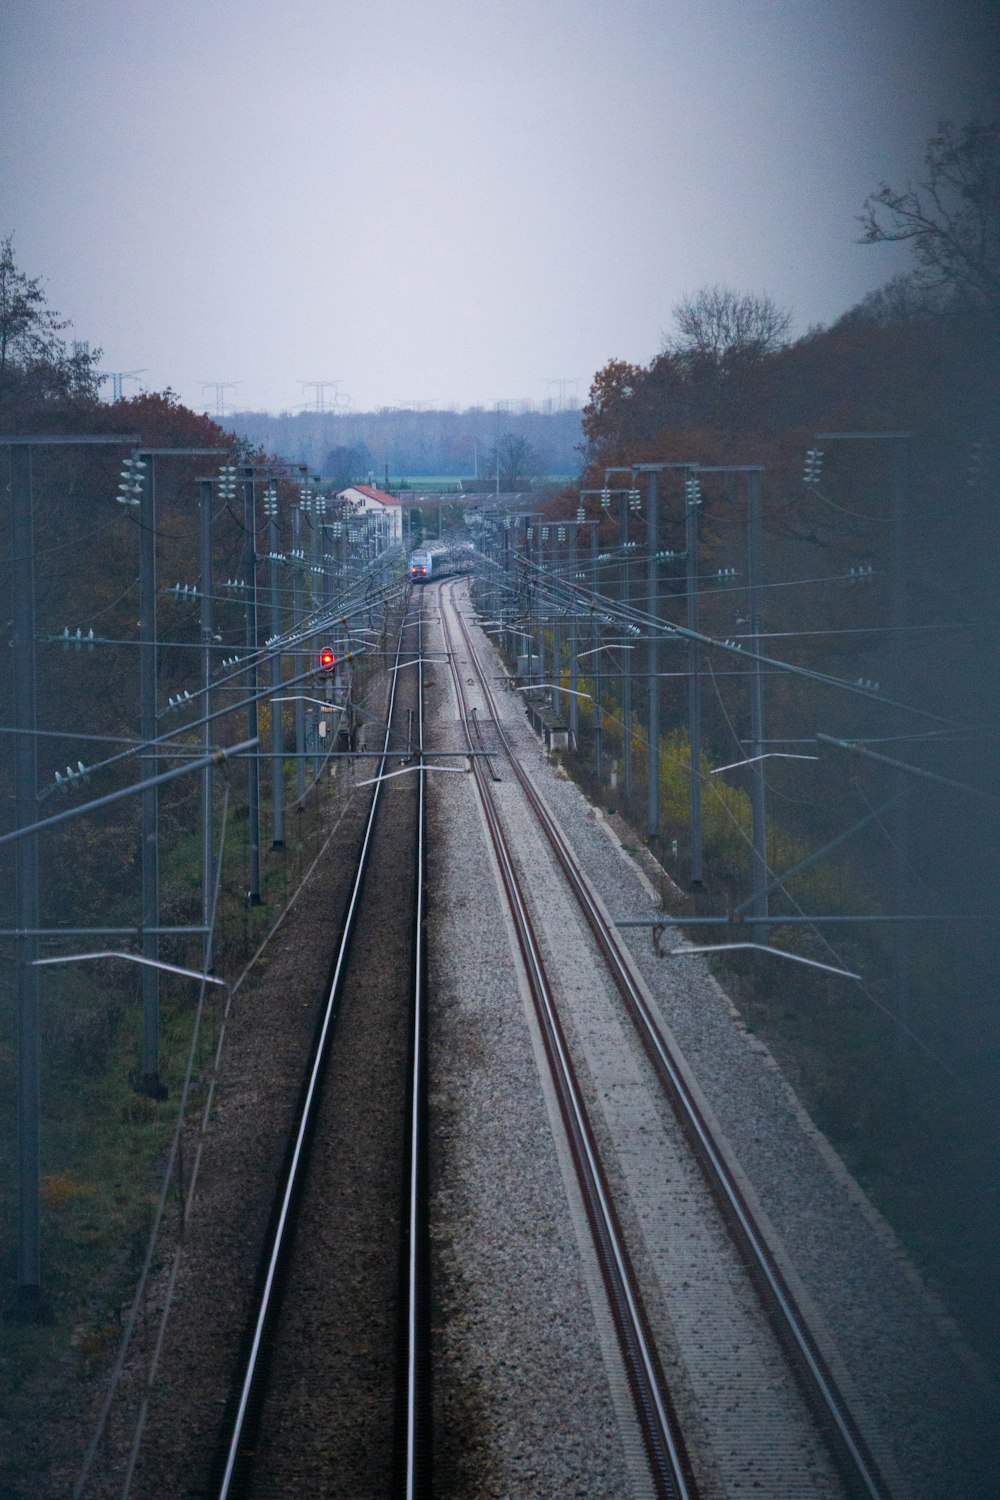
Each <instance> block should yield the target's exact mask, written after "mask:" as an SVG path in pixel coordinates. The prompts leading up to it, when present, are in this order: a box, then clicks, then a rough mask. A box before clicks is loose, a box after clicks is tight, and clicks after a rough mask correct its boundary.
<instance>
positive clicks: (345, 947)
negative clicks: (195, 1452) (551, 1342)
mask: <svg viewBox="0 0 1000 1500" xmlns="http://www.w3.org/2000/svg"><path fill="white" fill-rule="evenodd" d="M402 641H403V632H402V629H401V630H400V634H399V642H398V649H399V651H400V652H401V651H402ZM396 682H397V677H396V676H393V677H392V679H391V686H390V697H389V709H388V713H387V714H386V720H387V723H386V727H385V741H384V744H383V751H382V765H383V767H384V765H385V763H386V761H388V760H389V759H391V758H395V756H396V755H398V753H399V752H398V751H395V750H390V749H389V737H390V728H389V726H390V725H391V723H392V714H393V709H394V706H395V700H396ZM381 796H382V788H381V783H378V784H377V785H376V787H375V790H374V792H373V793H372V802H371V807H370V809H369V813H368V821H367V823H366V825H365V832H364V838H363V839H362V844H361V853H360V856H359V859H358V867H357V870H356V872H355V877H354V883H353V886H352V888H351V895H350V899H349V902H348V906H347V912H346V915H345V917H344V922H343V927H342V929H341V936H340V943H339V946H338V950H337V957H336V961H335V964H334V969H333V974H332V977H331V979H330V983H329V988H328V991H327V996H326V1000H325V1002H324V1007H323V1015H322V1020H321V1023H320V1028H319V1032H318V1035H317V1039H316V1044H315V1047H314V1051H313V1057H312V1063H311V1065H310V1070H309V1081H308V1084H307V1087H306V1092H305V1096H304V1100H303V1105H302V1112H301V1115H300V1119H299V1124H298V1128H297V1131H296V1135H295V1144H294V1147H293V1149H292V1155H291V1160H290V1163H289V1167H288V1171H287V1175H286V1178H285V1185H284V1189H283V1191H282V1195H281V1205H280V1208H279V1211H278V1218H277V1221H276V1224H275V1228H274V1233H273V1236H272V1240H271V1247H270V1251H269V1254H268V1260H267V1269H266V1272H265V1275H264V1284H263V1289H262V1292H261V1298H260V1304H259V1307H258V1312H257V1318H256V1321H255V1324H254V1331H253V1337H252V1339H251V1343H250V1350H249V1353H248V1356H247V1360H246V1365H245V1369H244V1375H243V1381H242V1385H241V1387H240V1395H239V1401H238V1404H237V1409H236V1415H235V1417H234V1420H233V1425H232V1431H231V1433H230V1437H229V1442H228V1446H227V1450H226V1462H225V1466H224V1469H223V1475H222V1479H221V1482H220V1485H219V1489H218V1491H217V1495H218V1500H229V1497H230V1496H231V1495H232V1494H233V1493H234V1489H233V1485H234V1481H235V1479H236V1478H237V1471H238V1467H239V1464H240V1460H241V1457H242V1452H243V1442H244V1438H245V1435H246V1426H247V1417H248V1413H249V1410H250V1404H251V1399H252V1397H253V1395H254V1394H255V1391H256V1389H257V1384H258V1379H259V1375H260V1370H261V1363H262V1359H261V1356H262V1354H263V1349H264V1339H265V1334H266V1331H267V1329H268V1327H269V1325H270V1323H271V1319H272V1316H273V1314H274V1310H275V1305H276V1294H277V1291H278V1287H279V1283H280V1277H279V1270H280V1267H281V1264H282V1263H283V1261H284V1258H285V1254H286V1251H287V1247H288V1243H289V1240H288V1235H289V1232H290V1228H291V1221H292V1208H293V1204H294V1201H295V1198H296V1196H297V1193H298V1191H299V1187H300V1179H301V1176H302V1174H303V1172H304V1165H305V1161H306V1158H307V1155H308V1152H307V1143H308V1140H309V1136H310V1132H311V1129H312V1124H313V1121H314V1118H315V1114H316V1110H317V1108H318V1102H319V1096H320V1084H321V1080H322V1075H323V1072H324V1068H325V1065H326V1057H327V1052H328V1048H329V1042H330V1036H331V1032H332V1028H333V1022H334V1020H335V1017H336V1014H337V1010H338V1002H339V999H340V990H341V985H342V981H343V976H344V973H345V970H346V967H347V958H348V954H349V952H350V947H351V939H352V937H353V934H354V926H355V917H356V915H357V910H358V906H359V903H360V897H361V889H362V886H363V884H364V877H365V872H366V869H367V864H368V856H369V850H370V848H371V843H372V835H373V831H374V828H375V821H376V816H377V813H378V809H379V806H380V803H381Z"/></svg>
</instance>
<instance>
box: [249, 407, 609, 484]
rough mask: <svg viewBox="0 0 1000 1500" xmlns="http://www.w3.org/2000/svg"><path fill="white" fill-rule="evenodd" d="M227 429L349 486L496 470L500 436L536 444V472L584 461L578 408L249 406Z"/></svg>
mask: <svg viewBox="0 0 1000 1500" xmlns="http://www.w3.org/2000/svg"><path fill="white" fill-rule="evenodd" d="M226 426H227V427H229V428H230V429H231V430H232V431H233V432H235V433H238V434H239V436H240V437H245V438H247V439H249V441H250V442H252V443H253V444H254V445H255V446H259V447H261V448H263V449H264V450H265V451H266V452H268V453H272V454H277V455H280V456H281V457H282V458H284V459H287V460H288V461H289V462H290V463H303V464H308V465H309V467H310V468H311V469H312V470H314V471H315V472H316V473H320V474H323V475H324V477H326V478H330V479H334V480H337V481H341V480H342V481H344V482H345V483H346V482H347V481H348V480H351V479H365V478H368V477H369V475H370V476H372V477H373V478H375V479H376V480H377V481H379V482H383V481H384V480H385V475H386V469H387V468H388V472H389V476H390V478H391V479H392V480H393V481H394V482H398V481H399V480H402V479H413V478H419V477H421V476H427V475H439V476H442V477H453V478H458V477H460V476H461V477H470V478H471V477H472V476H474V475H475V474H476V472H477V470H478V472H479V474H480V475H481V476H485V475H488V474H489V473H491V472H492V469H491V460H492V458H493V454H494V450H495V445H496V442H497V438H498V436H499V437H507V436H513V437H517V438H521V439H523V440H524V441H526V442H528V443H530V444H531V448H532V450H533V453H534V455H535V464H534V466H533V467H534V469H535V470H536V472H537V473H538V474H552V475H555V474H558V475H573V476H575V475H577V474H579V472H580V470H581V468H582V466H583V453H582V444H583V430H582V427H581V413H580V410H579V408H576V409H568V410H563V411H531V410H515V411H510V412H502V413H501V414H500V419H499V426H498V420H497V413H496V411H495V410H491V409H490V408H488V407H482V406H473V407H469V408H467V409H466V410H465V411H416V410H411V409H406V408H402V409H399V408H389V407H383V408H382V410H381V411H372V412H316V411H303V412H294V413H293V412H281V413H279V414H278V415H275V414H274V413H272V412H257V411H243V412H236V413H235V414H234V415H233V416H231V417H227V418H226Z"/></svg>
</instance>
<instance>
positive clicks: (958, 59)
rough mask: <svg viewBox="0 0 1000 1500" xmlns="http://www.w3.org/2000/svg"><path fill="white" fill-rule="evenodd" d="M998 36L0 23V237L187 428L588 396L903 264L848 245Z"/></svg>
mask: <svg viewBox="0 0 1000 1500" xmlns="http://www.w3.org/2000/svg"><path fill="white" fill-rule="evenodd" d="M997 24H998V23H997V18H996V13H995V8H994V7H992V6H991V5H989V4H987V3H965V4H961V5H954V4H953V5H948V4H945V3H943V0H933V3H932V0H492V3H489V0H420V3H419V4H418V3H415V0H414V3H409V4H408V3H405V0H273V3H267V0H169V3H168V0H127V3H126V0H6V4H5V5H4V7H3V14H2V19H0V236H2V235H6V234H8V233H12V234H13V235H14V246H15V254H16V257H17V260H18V263H19V265H20V266H21V268H22V269H23V270H24V271H26V272H28V273H30V274H32V275H39V276H41V277H42V278H43V280H44V284H45V287H46V290H47V293H48V297H49V301H50V303H51V305H52V306H54V307H55V308H57V309H58V310H59V311H60V312H62V313H64V314H65V315H67V316H69V317H70V318H72V320H73V325H74V326H73V336H75V337H77V338H81V339H87V340H89V341H90V342H91V343H92V344H94V345H100V346H101V347H103V349H104V351H105V357H104V364H103V368H104V369H106V370H109V371H111V370H121V371H124V370H133V369H139V368H143V369H144V370H145V373H144V374H143V376H142V384H143V385H145V386H146V387H147V388H148V389H150V390H162V389H163V388H164V387H166V386H168V385H169V386H171V387H173V389H174V390H176V391H177V392H178V393H179V395H180V396H181V397H182V399H183V400H184V401H185V402H187V403H188V404H189V405H192V406H194V407H196V408H197V409H199V410H203V409H208V410H213V411H214V409H215V402H216V393H215V392H214V391H212V390H207V389H204V388H203V383H214V382H238V383H239V384H238V388H237V389H235V390H232V391H228V392H227V393H226V400H227V403H228V405H229V407H230V408H231V407H232V406H233V405H234V404H235V405H237V406H239V407H241V408H270V409H271V410H282V409H285V410H290V409H293V408H295V407H296V406H297V405H301V404H304V403H312V402H314V401H315V391H307V390H305V389H303V386H302V385H301V384H300V382H305V381H317V380H339V381H340V382H341V384H340V387H339V393H340V397H341V400H346V399H349V400H350V403H351V405H352V406H353V407H354V408H355V409H367V408H371V407H374V406H381V405H392V404H396V403H399V402H403V401H410V400H414V401H425V402H432V403H434V404H441V405H451V404H457V405H467V404H472V403H476V402H480V403H483V404H492V403H493V402H494V401H497V400H500V399H517V398H525V397H528V398H532V399H533V400H535V401H542V400H544V399H545V398H546V397H556V398H558V396H559V394H560V387H559V386H557V385H552V384H548V383H547V382H551V381H563V382H567V381H568V382H571V383H570V384H568V385H564V386H563V387H562V389H563V390H564V391H565V392H566V393H567V394H572V393H575V394H577V395H578V396H579V397H580V398H581V399H585V397H586V393H587V389H588V386H589V383H590V380H591V378H592V376H593V374H594V372H595V370H597V369H598V368H599V367H600V366H601V365H603V364H604V363H606V361H607V360H608V359H609V358H611V357H619V358H623V359H629V360H633V361H637V362H643V363H645V362H647V361H648V360H649V359H651V358H652V356H653V355H654V354H655V353H656V352H657V349H658V348H659V346H660V344H661V341H662V336H663V333H664V332H665V331H667V330H668V329H669V328H670V326H671V309H672V308H673V306H674V304H675V303H676V302H677V300H678V299H679V298H680V297H681V296H682V295H684V293H686V292H691V291H694V290H696V289H697V288H698V287H699V286H702V285H704V284H706V283H712V282H720V283H723V284H726V285H729V286H732V287H735V288H737V289H739V290H747V291H759V292H767V293H769V294H770V295H771V296H772V297H773V298H774V299H775V300H776V301H777V302H778V303H780V304H781V305H782V306H786V307H788V308H789V309H790V310H791V311H792V313H793V316H794V320H795V330H796V332H803V331H804V330H805V329H806V328H807V327H808V326H809V325H810V324H814V323H819V322H829V321H831V320H832V319H834V318H835V317H836V316H837V315H838V314H839V313H841V312H843V311H844V310H845V309H846V308H847V307H849V306H850V305H851V304H852V303H854V302H856V301H857V300H858V299H859V298H860V297H861V296H863V295H864V294H865V292H866V291H868V290H870V289H871V288H873V287H875V286H877V285H880V284H881V283H882V282H884V281H885V280H887V279H888V277H889V276H890V275H892V274H893V272H894V271H895V270H897V269H899V268H900V267H901V266H902V265H904V264H906V257H905V254H904V253H903V252H901V251H898V250H896V249H895V248H894V247H864V246H859V245H857V244H855V243H853V241H854V238H855V236H856V234H857V233H858V226H857V223H856V216H857V214H858V213H859V212H860V211H861V207H862V204H863V201H864V198H865V196H866V194H867V193H869V192H870V191H872V190H873V189H874V188H875V187H877V186H878V184H879V182H880V181H881V180H883V179H885V180H888V181H889V182H891V183H893V184H894V185H900V184H902V183H903V182H905V180H906V179H907V177H909V176H912V175H913V174H914V173H915V172H917V171H918V170H919V167H920V160H921V156H922V152H923V147H924V144H925V142H926V138H927V136H928V135H929V134H930V133H931V131H932V130H933V128H934V126H935V123H936V121H937V120H938V118H940V117H951V118H954V119H956V120H964V119H967V118H969V117H970V116H971V115H973V114H979V115H980V116H981V117H982V116H986V115H990V114H992V113H994V112H995V110H996V102H995V98H994V94H993V91H994V89H995V87H996V78H997V76H998V68H1000V53H998V48H997ZM572 382H575V384H574V383H572ZM136 389H138V386H137V384H136V383H134V382H133V383H132V384H130V385H126V390H127V391H134V390H136ZM333 398H334V391H333V389H332V388H331V389H329V390H328V391H327V392H326V401H327V403H328V404H329V403H331V402H332V401H333Z"/></svg>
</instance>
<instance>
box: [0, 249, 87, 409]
mask: <svg viewBox="0 0 1000 1500" xmlns="http://www.w3.org/2000/svg"><path fill="white" fill-rule="evenodd" d="M69 326H70V324H69V321H68V319H64V318H60V317H59V315H58V314H57V313H55V312H53V311H52V309H51V308H50V307H49V306H48V304H47V302H46V299H45V292H44V290H43V288H42V284H41V280H40V278H39V277H37V276H26V275H25V274H24V272H23V271H21V270H19V269H18V266H17V262H16V260H15V259H14V245H13V240H12V238H11V236H9V235H8V237H7V238H6V239H5V240H2V241H0V390H2V391H4V392H8V391H9V390H10V389H11V388H12V387H14V386H18V387H20V388H21V390H22V391H23V392H25V393H30V394H34V395H37V396H54V395H59V396H86V397H89V398H92V399H96V396H97V389H98V384H99V381H98V377H97V364H98V361H99V359H100V350H93V351H91V350H90V349H88V348H87V347H86V346H85V345H83V346H80V347H74V349H73V351H72V353H70V352H69V351H68V350H67V348H66V344H65V342H64V341H63V339H61V338H60V336H59V335H60V333H61V332H62V330H63V329H64V328H68V327H69Z"/></svg>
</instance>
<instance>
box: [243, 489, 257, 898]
mask: <svg viewBox="0 0 1000 1500" xmlns="http://www.w3.org/2000/svg"><path fill="white" fill-rule="evenodd" d="M256 529H257V516H256V508H255V505H254V470H253V465H252V464H248V465H247V466H246V467H245V468H244V470H243V533H244V535H243V582H244V585H245V588H246V615H245V618H246V643H247V650H248V651H249V653H250V662H249V666H248V668H247V681H248V686H249V691H250V695H251V696H250V701H249V703H248V704H247V739H248V740H255V739H257V738H258V732H259V729H258V721H259V716H258V710H257V536H256ZM247 822H248V830H247V831H248V836H249V840H250V889H249V890H248V891H247V905H248V906H259V905H260V757H259V756H257V755H251V756H248V758H247Z"/></svg>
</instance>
